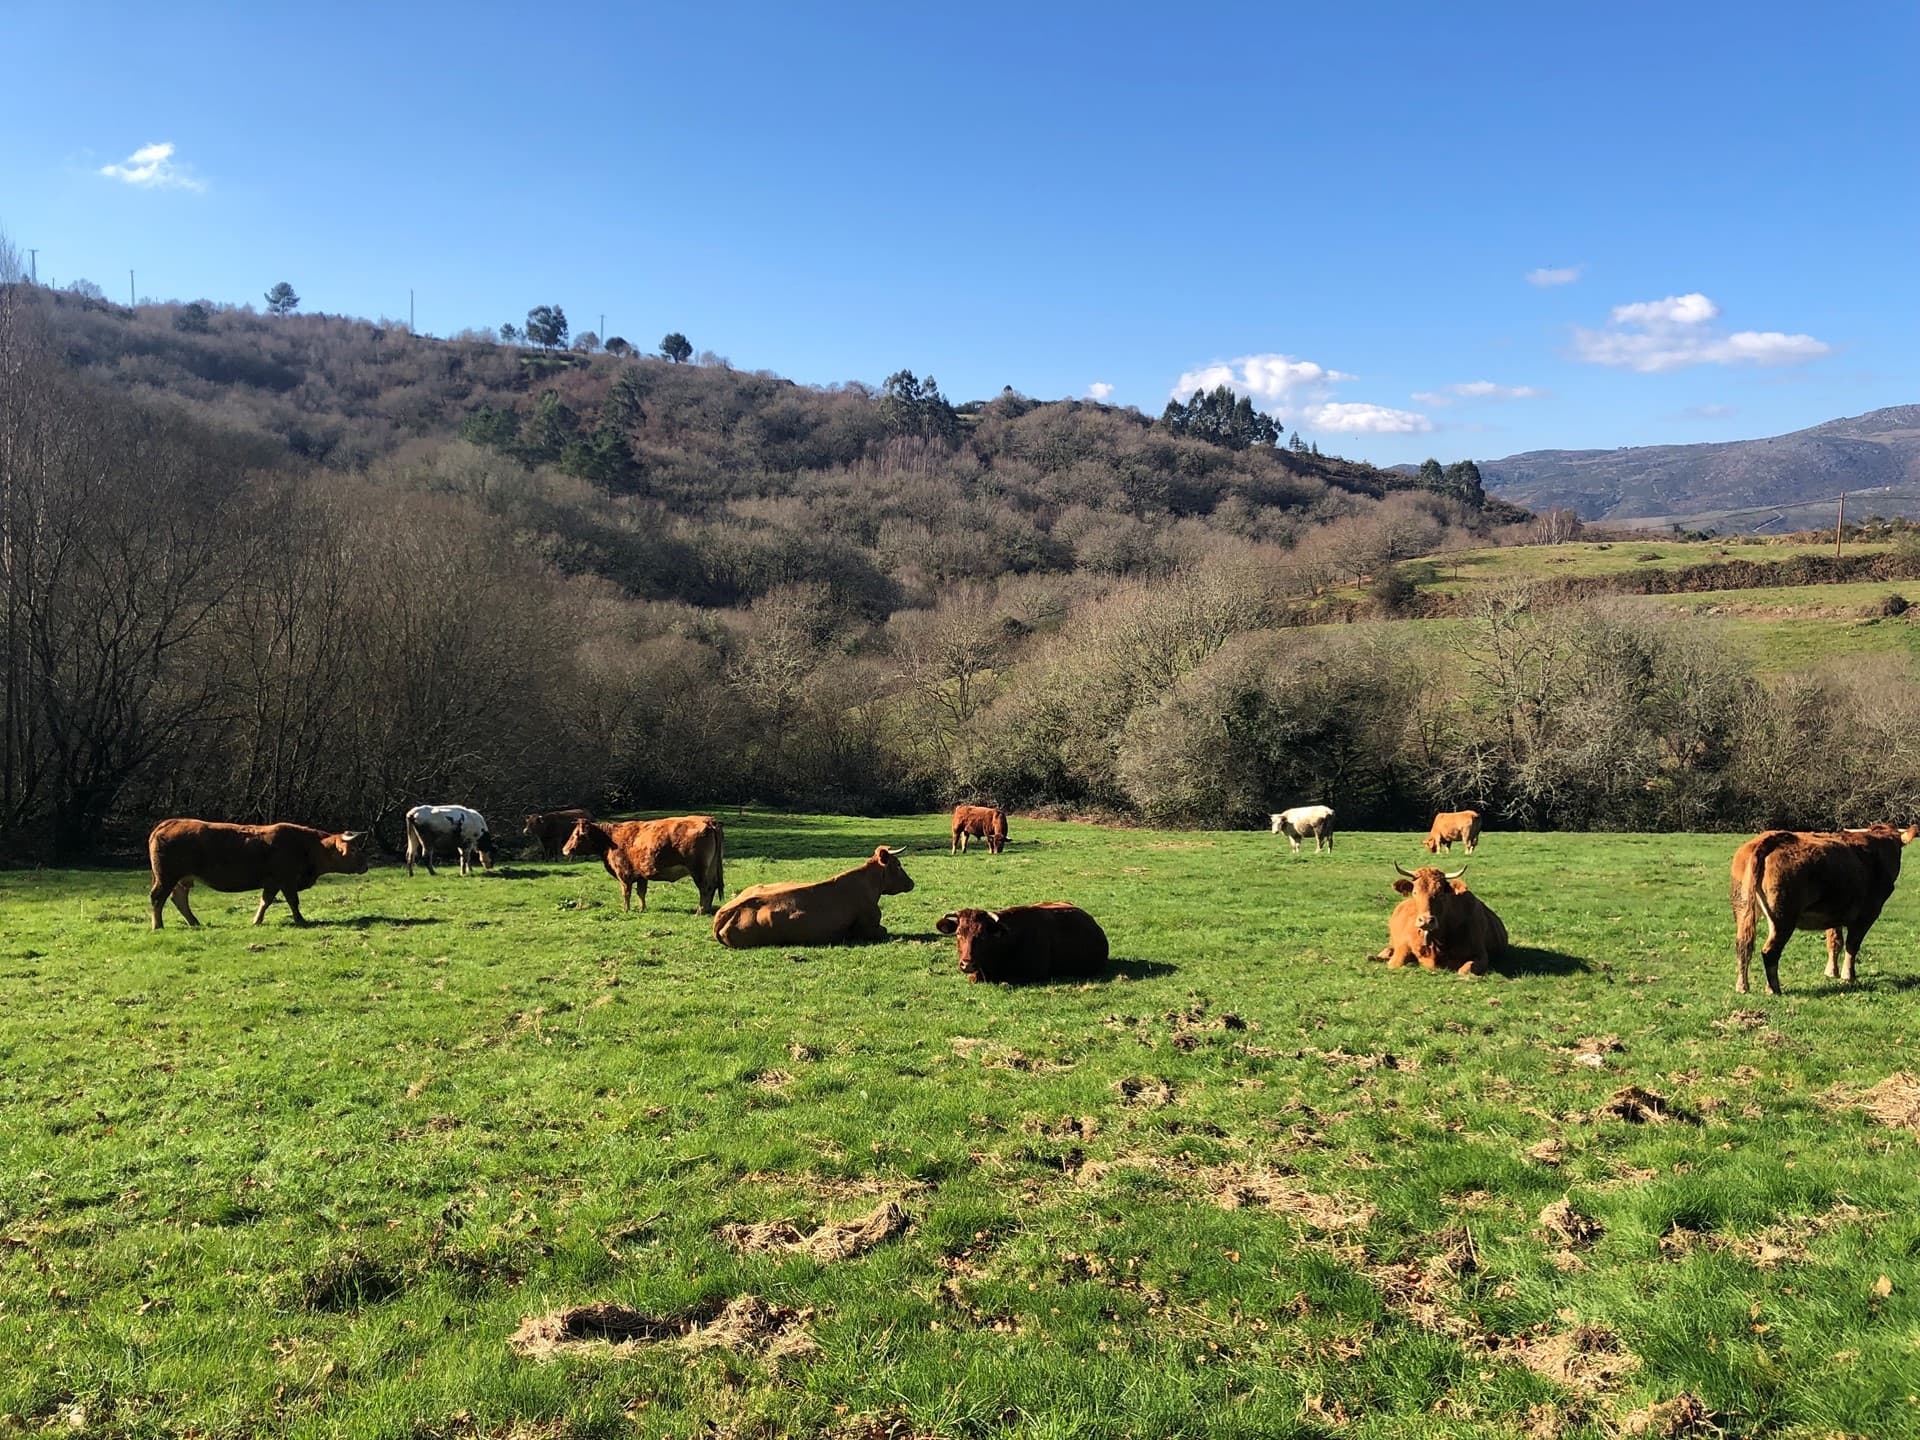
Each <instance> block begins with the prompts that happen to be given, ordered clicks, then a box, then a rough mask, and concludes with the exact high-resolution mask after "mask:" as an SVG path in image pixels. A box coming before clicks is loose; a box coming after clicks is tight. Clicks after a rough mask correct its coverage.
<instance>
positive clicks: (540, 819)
mask: <svg viewBox="0 0 1920 1440" xmlns="http://www.w3.org/2000/svg"><path fill="white" fill-rule="evenodd" d="M592 818H593V816H592V815H590V814H589V813H588V812H586V811H585V810H582V809H580V808H579V807H578V806H575V807H573V808H571V809H567V810H542V811H540V812H539V813H538V814H534V815H529V816H527V826H526V830H525V831H524V832H523V833H525V834H528V835H531V836H532V837H533V838H534V840H535V842H536V843H537V844H538V845H539V846H540V856H541V858H542V859H544V860H552V859H554V858H555V857H556V856H558V855H559V854H560V847H561V846H562V845H564V844H566V843H567V837H568V836H570V835H571V834H573V827H574V826H575V825H576V824H578V823H579V822H580V821H582V820H591V819H592Z"/></svg>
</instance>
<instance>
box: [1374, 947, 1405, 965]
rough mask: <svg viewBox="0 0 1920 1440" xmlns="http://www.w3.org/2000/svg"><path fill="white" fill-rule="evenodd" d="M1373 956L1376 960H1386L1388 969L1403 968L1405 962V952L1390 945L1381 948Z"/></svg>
mask: <svg viewBox="0 0 1920 1440" xmlns="http://www.w3.org/2000/svg"><path fill="white" fill-rule="evenodd" d="M1373 958H1374V959H1376V960H1384V961H1386V962H1387V969H1389V970H1401V969H1404V968H1405V967H1406V963H1407V956H1406V952H1405V951H1402V950H1396V949H1394V948H1393V946H1391V945H1389V946H1387V948H1386V949H1384V950H1382V951H1381V952H1380V953H1379V954H1378V955H1376V956H1374V957H1373Z"/></svg>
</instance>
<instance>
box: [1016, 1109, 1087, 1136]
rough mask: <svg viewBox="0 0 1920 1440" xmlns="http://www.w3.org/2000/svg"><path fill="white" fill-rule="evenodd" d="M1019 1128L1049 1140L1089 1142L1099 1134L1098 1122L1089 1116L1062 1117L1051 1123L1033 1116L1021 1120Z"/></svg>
mask: <svg viewBox="0 0 1920 1440" xmlns="http://www.w3.org/2000/svg"><path fill="white" fill-rule="evenodd" d="M1020 1128H1021V1129H1022V1130H1023V1131H1025V1132H1026V1133H1027V1134H1029V1135H1044V1136H1046V1137H1047V1139H1049V1140H1091V1139H1092V1138H1093V1137H1094V1136H1096V1135H1098V1134H1099V1133H1100V1122H1099V1120H1097V1119H1095V1118H1094V1117H1093V1116H1091V1115H1062V1116H1061V1117H1060V1118H1059V1119H1058V1120H1055V1121H1052V1122H1051V1123H1049V1122H1048V1121H1045V1120H1042V1119H1040V1118H1039V1117H1037V1116H1034V1117H1031V1118H1029V1119H1026V1120H1022V1121H1021V1122H1020Z"/></svg>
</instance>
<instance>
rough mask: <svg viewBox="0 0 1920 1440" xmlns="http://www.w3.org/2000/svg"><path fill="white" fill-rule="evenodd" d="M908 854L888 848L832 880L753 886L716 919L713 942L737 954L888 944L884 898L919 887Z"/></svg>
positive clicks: (882, 849)
mask: <svg viewBox="0 0 1920 1440" xmlns="http://www.w3.org/2000/svg"><path fill="white" fill-rule="evenodd" d="M903 853H905V852H903V851H900V850H890V849H888V848H887V847H886V846H885V845H882V846H880V847H879V848H878V849H876V850H875V851H874V852H873V858H872V859H870V860H868V861H867V862H866V864H864V865H859V866H856V867H855V868H853V869H852V870H843V871H842V872H841V873H840V874H838V875H836V876H834V877H833V878H832V879H831V880H815V881H812V882H810V883H800V884H793V883H788V884H780V885H752V886H749V887H748V888H747V889H745V890H742V891H741V892H740V893H739V894H738V895H736V896H734V897H733V899H731V900H729V901H728V902H727V903H726V904H725V905H723V906H721V907H720V913H719V914H718V915H716V916H714V917H713V938H714V939H716V940H718V941H719V942H720V943H721V944H722V945H725V946H727V947H728V948H729V949H733V950H744V949H747V948H748V947H749V946H753V945H835V944H845V943H849V942H852V941H858V940H884V939H886V938H887V927H886V926H884V925H882V924H881V923H880V897H881V896H883V895H904V894H906V893H907V891H909V890H911V889H913V881H912V879H911V878H909V877H908V875H907V872H906V871H905V870H904V869H902V868H901V865H900V856H901V855H902V854H903Z"/></svg>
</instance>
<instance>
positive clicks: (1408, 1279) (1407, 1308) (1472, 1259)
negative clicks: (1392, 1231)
mask: <svg viewBox="0 0 1920 1440" xmlns="http://www.w3.org/2000/svg"><path fill="white" fill-rule="evenodd" d="M1435 1238H1436V1239H1437V1240H1438V1241H1439V1242H1440V1249H1439V1250H1438V1251H1437V1252H1436V1253H1434V1254H1432V1255H1429V1256H1427V1257H1426V1258H1425V1259H1424V1260H1419V1259H1416V1260H1401V1261H1389V1262H1377V1261H1368V1262H1366V1263H1363V1264H1362V1265H1361V1267H1360V1268H1361V1273H1363V1274H1364V1275H1365V1276H1366V1277H1367V1279H1368V1280H1370V1281H1371V1282H1372V1283H1373V1287H1374V1288H1375V1289H1376V1290H1378V1291H1379V1292H1380V1298H1381V1299H1382V1300H1384V1301H1386V1303H1387V1305H1388V1307H1389V1308H1391V1309H1394V1310H1397V1311H1399V1312H1400V1313H1401V1314H1403V1315H1405V1316H1406V1317H1407V1318H1408V1319H1410V1320H1412V1321H1413V1323H1414V1324H1416V1325H1418V1326H1420V1327H1421V1328H1422V1329H1423V1330H1433V1331H1436V1332H1438V1333H1440V1334H1443V1335H1454V1336H1466V1335H1473V1334H1475V1333H1477V1331H1478V1328H1479V1327H1478V1326H1476V1325H1475V1324H1474V1323H1473V1322H1472V1321H1470V1320H1467V1319H1465V1318H1464V1317H1462V1316H1460V1315H1457V1314H1455V1313H1454V1312H1453V1310H1452V1308H1451V1306H1452V1304H1453V1301H1454V1299H1455V1297H1456V1296H1457V1293H1458V1287H1459V1281H1460V1278H1461V1277H1462V1276H1463V1275H1471V1274H1473V1273H1474V1272H1475V1271H1476V1270H1478V1269H1479V1268H1480V1254H1479V1251H1478V1250H1477V1249H1476V1248H1475V1246H1474V1243H1473V1236H1472V1235H1470V1234H1468V1233H1467V1231H1466V1230H1464V1229H1462V1228H1460V1227H1458V1226H1455V1227H1452V1228H1450V1229H1447V1230H1443V1231H1441V1232H1440V1233H1439V1235H1437V1236H1436V1237H1435Z"/></svg>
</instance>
